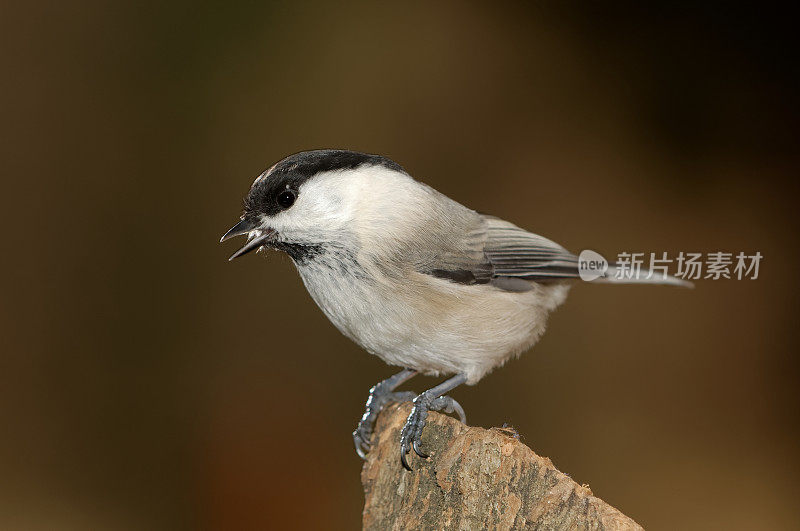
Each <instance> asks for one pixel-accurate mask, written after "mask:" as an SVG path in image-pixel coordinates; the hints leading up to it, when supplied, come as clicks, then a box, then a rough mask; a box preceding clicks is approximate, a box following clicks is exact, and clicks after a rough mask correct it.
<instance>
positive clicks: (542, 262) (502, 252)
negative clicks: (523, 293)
mask: <svg viewBox="0 0 800 531" xmlns="http://www.w3.org/2000/svg"><path fill="white" fill-rule="evenodd" d="M484 219H485V220H486V223H487V229H486V242H485V244H484V248H483V252H484V255H485V256H486V260H487V261H488V262H489V263H490V264H491V266H492V274H493V276H495V277H508V278H520V279H524V280H533V281H537V282H541V281H546V280H556V279H563V278H575V277H577V276H578V257H577V256H575V255H574V254H572V253H570V252H569V251H567V250H566V249H564V248H563V247H561V246H560V245H558V244H557V243H555V242H554V241H551V240H548V239H547V238H544V237H542V236H539V235H537V234H533V233H531V232H528V231H526V230H523V229H521V228H519V227H517V226H516V225H513V224H511V223H509V222H507V221H503V220H502V219H498V218H494V217H489V216H484Z"/></svg>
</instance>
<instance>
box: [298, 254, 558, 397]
mask: <svg viewBox="0 0 800 531" xmlns="http://www.w3.org/2000/svg"><path fill="white" fill-rule="evenodd" d="M298 270H299V272H300V275H301V277H302V279H303V282H304V283H305V285H306V288H307V289H308V291H309V293H310V294H311V296H312V298H313V299H314V301H315V302H316V303H317V305H319V307H320V308H321V309H322V311H323V312H324V313H325V315H327V316H328V318H329V319H330V320H331V322H333V324H334V325H335V326H336V327H337V328H338V329H339V330H340V331H341V332H342V333H343V334H344V335H346V336H347V337H349V338H350V339H352V340H353V341H355V342H356V343H358V344H359V345H361V346H362V347H363V348H364V349H365V350H367V351H368V352H370V353H372V354H375V355H377V356H379V357H380V358H381V359H383V360H384V361H385V362H387V363H389V364H392V365H398V366H401V367H408V368H413V369H416V370H419V371H421V372H423V373H427V374H454V373H465V374H466V375H467V377H468V383H470V384H474V383H475V382H477V381H478V380H480V379H481V378H482V377H483V376H484V375H485V374H486V373H488V372H489V371H490V370H492V369H493V368H495V367H497V366H499V365H502V364H503V363H504V362H505V361H506V360H507V359H509V358H510V357H512V356H515V355H519V354H520V353H521V352H523V351H524V350H527V349H528V348H530V347H531V346H532V345H533V344H534V343H535V342H536V341H537V340H538V339H539V337H540V336H541V334H542V333H543V332H544V329H545V324H546V319H547V315H548V313H549V312H550V311H551V310H553V309H554V308H555V307H556V306H558V305H559V304H560V303H561V302H563V300H564V298H565V297H566V294H567V290H568V287H567V286H566V285H563V284H562V285H550V286H541V285H535V286H534V289H532V290H531V291H528V292H524V293H511V292H506V291H502V290H500V289H498V288H495V287H492V286H490V285H488V284H487V285H479V286H476V285H472V286H468V285H462V284H456V283H453V282H450V281H448V280H444V279H439V278H434V277H431V276H428V275H424V274H421V273H416V272H411V273H410V274H409V275H408V277H407V280H406V282H405V285H404V284H402V283H399V282H396V281H395V279H391V278H388V277H386V276H384V275H382V274H381V273H379V272H375V271H371V272H370V274H365V272H364V271H358V270H357V269H350V268H348V267H339V266H337V267H331V265H330V264H325V263H323V262H321V261H317V260H315V261H312V262H310V263H308V264H305V265H299V266H298ZM376 273H377V274H376Z"/></svg>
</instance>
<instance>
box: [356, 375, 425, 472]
mask: <svg viewBox="0 0 800 531" xmlns="http://www.w3.org/2000/svg"><path fill="white" fill-rule="evenodd" d="M415 374H417V371H415V370H414V369H403V370H402V371H400V372H398V373H397V374H395V375H394V376H390V377H389V378H386V379H385V380H383V381H382V382H380V383H377V384H375V385H373V386H372V389H370V390H369V398H367V404H366V408H365V410H364V415H362V416H361V420H360V421H359V422H358V426H357V427H356V430H355V431H354V432H353V442H355V444H356V453H357V454H358V455H359V456H360V457H361V459H366V458H367V452H368V451H369V447H370V440H371V439H372V428H373V426H374V425H375V420H376V419H377V418H378V414H379V413H380V412H381V410H382V409H383V407H384V406H385V405H386V404H388V403H389V402H409V401H411V400H414V393H412V392H411V391H408V392H404V393H395V392H393V391H394V390H395V389H396V388H397V386H399V385H400V384H402V383H403V382H405V381H407V380H409V379H410V378H411V377H412V376H414V375H415Z"/></svg>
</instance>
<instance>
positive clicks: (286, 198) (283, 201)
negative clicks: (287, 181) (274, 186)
mask: <svg viewBox="0 0 800 531" xmlns="http://www.w3.org/2000/svg"><path fill="white" fill-rule="evenodd" d="M296 198H297V196H296V195H295V194H294V192H293V191H291V190H284V191H283V192H281V193H279V194H278V204H279V205H280V206H282V207H283V208H289V207H290V206H292V205H293V204H294V200H295V199H296Z"/></svg>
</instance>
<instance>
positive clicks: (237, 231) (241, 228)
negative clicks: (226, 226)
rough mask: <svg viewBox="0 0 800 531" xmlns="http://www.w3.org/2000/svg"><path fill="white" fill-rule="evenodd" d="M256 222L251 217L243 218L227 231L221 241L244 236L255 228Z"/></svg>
mask: <svg viewBox="0 0 800 531" xmlns="http://www.w3.org/2000/svg"><path fill="white" fill-rule="evenodd" d="M255 228H256V224H255V223H254V222H253V221H252V220H249V219H243V220H241V221H240V222H239V223H237V224H236V225H234V226H233V227H231V228H230V230H229V231H228V232H226V233H225V234H224V235H223V236H222V238H220V239H219V243H222V242H224V241H225V240H230V239H231V238H233V237H234V236H244V235H245V234H247V233H248V232H250V231H251V230H255Z"/></svg>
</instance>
